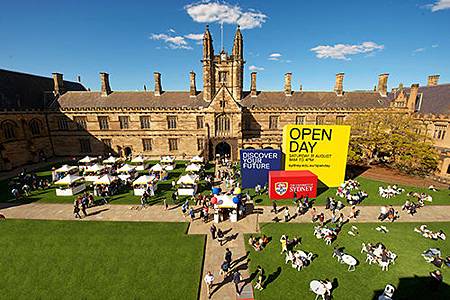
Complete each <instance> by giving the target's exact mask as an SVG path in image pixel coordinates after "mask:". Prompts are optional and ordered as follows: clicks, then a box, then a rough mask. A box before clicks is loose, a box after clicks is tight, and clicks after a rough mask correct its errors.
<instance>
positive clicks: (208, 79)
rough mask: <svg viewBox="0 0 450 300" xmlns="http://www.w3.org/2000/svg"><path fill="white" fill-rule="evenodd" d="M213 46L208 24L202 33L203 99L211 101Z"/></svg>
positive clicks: (212, 89)
mask: <svg viewBox="0 0 450 300" xmlns="http://www.w3.org/2000/svg"><path fill="white" fill-rule="evenodd" d="M213 60H214V48H213V41H212V37H211V33H210V32H209V26H208V25H206V29H205V33H204V34H203V59H202V64H203V100H205V101H211V100H212V97H214V62H213Z"/></svg>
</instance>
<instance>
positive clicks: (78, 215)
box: [73, 200, 81, 219]
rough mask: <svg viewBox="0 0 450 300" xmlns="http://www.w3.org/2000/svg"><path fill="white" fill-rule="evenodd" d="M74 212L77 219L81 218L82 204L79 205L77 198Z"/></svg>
mask: <svg viewBox="0 0 450 300" xmlns="http://www.w3.org/2000/svg"><path fill="white" fill-rule="evenodd" d="M73 214H74V216H75V219H76V218H78V219H81V216H80V206H79V205H78V201H77V200H75V202H74V205H73Z"/></svg>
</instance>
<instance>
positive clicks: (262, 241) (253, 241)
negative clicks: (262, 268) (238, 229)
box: [248, 234, 270, 251]
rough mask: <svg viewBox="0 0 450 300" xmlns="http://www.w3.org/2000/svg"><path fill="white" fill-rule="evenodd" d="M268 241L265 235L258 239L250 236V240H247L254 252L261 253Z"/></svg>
mask: <svg viewBox="0 0 450 300" xmlns="http://www.w3.org/2000/svg"><path fill="white" fill-rule="evenodd" d="M269 242H270V239H269V237H267V236H266V235H265V234H263V235H262V236H261V237H259V238H255V237H253V235H250V238H249V239H248V244H249V245H250V246H252V247H253V249H255V251H262V250H263V249H264V248H265V247H266V246H267V244H269Z"/></svg>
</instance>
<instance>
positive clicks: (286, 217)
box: [284, 206, 291, 223]
mask: <svg viewBox="0 0 450 300" xmlns="http://www.w3.org/2000/svg"><path fill="white" fill-rule="evenodd" d="M290 218H291V216H290V214H289V207H287V206H286V208H285V210H284V221H285V222H286V223H287V222H289V219H290Z"/></svg>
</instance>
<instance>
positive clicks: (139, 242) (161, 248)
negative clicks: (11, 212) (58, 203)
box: [0, 220, 205, 299]
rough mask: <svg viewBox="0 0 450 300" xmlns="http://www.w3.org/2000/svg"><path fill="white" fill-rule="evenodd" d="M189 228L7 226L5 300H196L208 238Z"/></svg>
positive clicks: (0, 265) (0, 282) (3, 227)
mask: <svg viewBox="0 0 450 300" xmlns="http://www.w3.org/2000/svg"><path fill="white" fill-rule="evenodd" d="M186 230H187V224H184V223H133V222H76V221H63V222H59V221H25V220H6V221H2V222H0V236H1V243H0V253H1V255H0V270H2V271H1V272H0V291H1V296H0V297H1V298H2V299H31V298H33V299H197V294H198V288H199V282H200V277H201V268H202V260H203V250H204V242H205V239H204V237H203V236H188V235H186V234H185V232H186Z"/></svg>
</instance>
